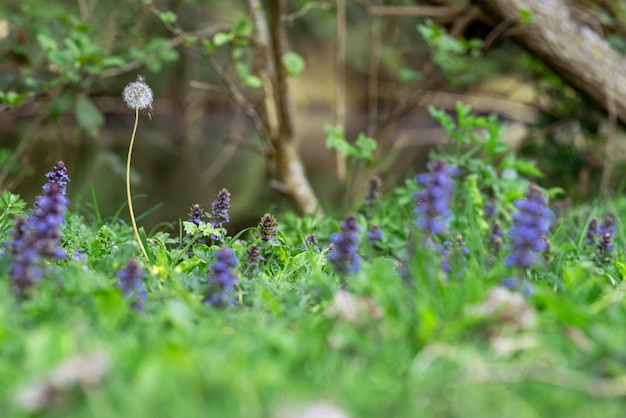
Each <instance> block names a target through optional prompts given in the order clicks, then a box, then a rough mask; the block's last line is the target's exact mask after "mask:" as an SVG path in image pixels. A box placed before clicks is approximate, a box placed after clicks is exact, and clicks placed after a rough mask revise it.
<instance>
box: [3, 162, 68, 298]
mask: <svg viewBox="0 0 626 418" xmlns="http://www.w3.org/2000/svg"><path fill="white" fill-rule="evenodd" d="M46 177H48V180H49V182H48V183H47V184H45V185H44V186H43V188H42V189H43V194H42V195H41V196H38V197H37V198H36V199H35V207H34V208H33V211H32V212H31V214H30V216H29V217H28V220H26V219H23V218H18V219H17V221H16V224H15V229H13V230H12V231H11V232H10V236H11V237H12V241H11V242H9V243H7V244H5V246H6V247H7V248H8V249H9V252H10V254H11V272H10V275H11V279H12V281H13V288H14V291H15V292H16V294H17V295H18V296H20V297H24V296H26V293H27V291H28V289H29V288H31V287H32V286H33V285H34V284H35V283H36V282H37V281H38V280H39V279H40V278H41V276H42V270H41V267H40V264H41V262H42V257H50V258H56V259H63V258H66V257H67V254H66V253H65V251H64V250H62V249H61V248H60V247H59V243H60V241H61V232H60V231H59V228H60V227H61V226H62V225H63V224H64V223H65V211H66V210H67V204H68V199H67V198H66V197H65V190H64V187H65V184H66V182H67V181H69V178H68V177H67V174H66V172H65V165H64V164H63V162H61V161H60V162H59V163H57V165H56V166H55V170H53V171H52V172H51V173H48V174H47V175H46Z"/></svg>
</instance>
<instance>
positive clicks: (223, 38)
mask: <svg viewBox="0 0 626 418" xmlns="http://www.w3.org/2000/svg"><path fill="white" fill-rule="evenodd" d="M232 39H233V34H232V33H224V32H218V33H216V34H215V35H214V36H213V44H214V45H215V46H218V47H219V46H222V45H226V44H227V43H229V42H230V41H232Z"/></svg>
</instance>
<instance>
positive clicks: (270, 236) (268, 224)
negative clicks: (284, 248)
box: [258, 213, 278, 241]
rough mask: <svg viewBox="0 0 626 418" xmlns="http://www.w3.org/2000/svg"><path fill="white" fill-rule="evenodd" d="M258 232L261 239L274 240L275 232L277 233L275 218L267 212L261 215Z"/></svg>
mask: <svg viewBox="0 0 626 418" xmlns="http://www.w3.org/2000/svg"><path fill="white" fill-rule="evenodd" d="M258 227H259V234H260V235H261V239H262V240H263V241H274V238H275V237H276V234H277V233H278V226H277V224H276V218H274V216H272V215H271V214H269V213H266V214H265V215H263V216H262V217H261V220H260V221H259V226H258Z"/></svg>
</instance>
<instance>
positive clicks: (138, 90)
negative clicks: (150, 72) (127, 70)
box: [122, 75, 154, 109]
mask: <svg viewBox="0 0 626 418" xmlns="http://www.w3.org/2000/svg"><path fill="white" fill-rule="evenodd" d="M122 98H123V99H124V101H125V102H126V104H127V105H128V107H130V108H131V109H146V108H150V109H152V101H153V100H154V96H153V94H152V89H151V88H150V87H149V86H148V85H147V84H146V79H145V78H143V77H142V76H140V75H138V76H137V81H133V82H132V83H129V84H128V85H127V86H126V87H125V88H124V92H123V93H122Z"/></svg>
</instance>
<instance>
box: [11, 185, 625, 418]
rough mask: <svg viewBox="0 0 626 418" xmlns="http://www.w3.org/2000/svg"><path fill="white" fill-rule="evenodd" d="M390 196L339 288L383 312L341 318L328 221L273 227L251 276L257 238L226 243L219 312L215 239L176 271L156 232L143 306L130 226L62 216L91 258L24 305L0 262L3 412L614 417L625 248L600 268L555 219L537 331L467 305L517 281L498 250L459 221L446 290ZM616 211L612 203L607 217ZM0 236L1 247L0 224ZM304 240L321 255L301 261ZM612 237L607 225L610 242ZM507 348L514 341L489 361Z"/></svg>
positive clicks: (176, 246)
mask: <svg viewBox="0 0 626 418" xmlns="http://www.w3.org/2000/svg"><path fill="white" fill-rule="evenodd" d="M398 193H399V194H400V195H402V194H403V193H404V194H406V193H408V192H407V191H406V190H404V189H400V190H399V191H398ZM398 202H400V203H401V202H402V200H398V199H397V198H392V199H388V200H384V199H383V200H382V201H381V202H380V204H379V206H378V208H377V209H376V212H375V213H374V216H373V218H374V220H376V221H379V222H380V223H381V225H382V226H383V230H384V232H385V235H386V239H385V242H384V244H383V246H382V247H383V248H371V247H369V246H368V245H367V244H366V243H364V244H363V246H362V249H361V254H362V255H363V258H364V265H363V269H362V272H360V273H358V274H355V275H352V276H349V277H348V278H347V279H346V283H347V290H348V291H350V292H351V293H353V294H355V295H358V296H360V297H367V298H371V300H373V303H375V304H376V305H377V306H378V308H379V309H380V312H381V313H382V315H381V316H380V317H379V318H378V317H376V315H374V317H372V315H368V313H367V312H366V313H363V314H362V315H361V316H360V317H359V318H358V319H356V320H354V321H351V320H345V319H341V318H338V317H336V316H333V315H330V314H329V313H328V307H329V306H330V305H331V304H332V300H333V296H334V295H335V294H337V292H338V291H339V289H340V280H339V278H338V277H337V276H336V275H335V274H334V273H333V272H332V270H331V269H330V268H329V267H330V266H328V265H327V262H326V252H327V250H326V246H327V244H328V236H329V235H330V233H331V232H333V231H335V230H336V228H337V222H336V221H335V220H332V219H324V220H322V221H314V220H312V219H298V218H297V217H295V216H293V215H289V214H285V215H284V216H283V217H282V218H281V217H279V228H280V231H281V238H280V239H279V240H278V241H277V242H276V243H275V244H274V246H273V247H271V248H269V247H268V248H264V253H265V257H266V261H265V262H264V263H263V264H262V267H261V269H260V271H259V272H258V273H257V274H255V275H254V276H252V277H250V276H246V275H245V274H243V271H244V267H245V257H246V255H245V252H246V244H247V242H249V241H250V242H251V241H255V240H258V239H257V238H255V237H254V236H253V235H251V234H248V233H249V232H252V231H248V232H247V233H244V234H243V235H241V236H240V237H239V239H238V240H236V241H234V240H230V241H228V240H229V239H228V238H227V242H228V243H229V244H230V245H232V246H233V248H234V249H235V251H236V253H237V255H238V258H239V260H240V265H239V271H240V285H239V287H238V289H237V300H238V303H236V304H235V305H234V306H231V307H229V308H226V309H216V308H211V307H209V306H205V305H204V304H203V303H202V296H203V283H204V280H205V278H206V272H207V266H208V265H209V264H210V263H211V261H212V260H211V254H212V252H213V250H214V249H215V248H216V247H209V246H205V245H196V246H192V248H194V249H195V254H194V255H188V254H187V253H186V252H185V254H184V255H183V256H182V260H180V261H178V260H177V256H178V254H180V252H181V249H182V248H184V245H185V244H186V243H187V242H188V240H189V238H188V237H184V238H183V239H182V242H181V241H179V239H178V238H176V237H174V238H172V237H170V236H169V235H168V234H167V233H164V232H159V233H157V234H156V235H154V236H152V237H150V239H149V249H150V251H151V252H152V253H153V255H154V256H155V260H156V262H155V264H153V265H147V264H146V265H145V267H146V269H147V271H148V274H147V275H146V277H145V283H146V285H147V288H148V298H147V304H146V307H145V312H144V313H143V314H139V313H137V312H135V311H134V310H133V309H131V304H130V302H129V301H128V300H126V299H124V297H123V296H122V294H121V292H120V291H119V290H118V288H117V278H116V277H115V273H116V271H117V270H119V269H120V268H122V267H123V266H124V265H125V263H126V262H127V260H128V259H129V258H130V257H133V256H137V255H139V254H140V253H139V252H138V249H137V247H136V245H135V244H134V240H133V236H132V229H131V228H130V227H129V226H128V225H126V224H124V223H122V222H120V221H119V220H115V221H114V222H113V223H107V220H103V221H102V225H101V226H98V225H97V223H98V222H95V221H94V222H86V221H85V220H84V219H83V218H82V217H81V216H79V215H77V214H75V213H71V214H69V215H68V216H67V221H68V222H67V224H66V226H65V230H64V234H65V237H66V238H65V240H64V245H65V247H66V248H67V249H68V251H69V253H70V254H71V253H73V252H74V251H82V252H86V253H87V254H88V256H89V258H88V260H87V261H76V260H73V259H70V260H67V261H64V262H61V263H60V264H59V265H57V266H55V267H54V269H53V270H51V271H50V272H49V274H47V275H46V277H45V279H44V280H42V281H41V282H40V283H38V284H37V286H36V292H35V294H34V295H33V297H31V298H30V299H28V300H25V301H22V302H19V301H17V300H16V298H15V297H14V295H13V294H12V291H11V287H10V279H9V274H8V273H9V261H10V257H9V256H8V255H7V254H5V256H4V257H3V258H2V259H1V260H2V261H1V262H0V269H1V270H0V272H1V275H2V276H1V277H3V278H4V279H3V280H2V281H0V411H3V412H2V416H3V417H22V416H33V415H34V416H42V417H87V416H89V417H102V418H104V417H120V416H129V417H130V416H132V417H158V416H185V417H195V416H203V417H205V416H214V417H266V416H275V413H274V411H276V410H277V409H279V408H281V407H283V406H285V405H294V404H295V405H300V404H302V405H304V404H306V403H310V402H316V401H327V402H331V403H333V404H335V405H337V406H339V407H341V408H342V409H344V410H345V411H346V412H348V413H349V414H350V416H353V417H381V416H393V417H411V416H416V417H417V416H432V417H502V416H507V417H540V416H541V417H543V416H571V417H594V416H599V417H600V416H602V417H606V416H621V415H622V412H623V408H624V406H626V405H625V404H626V402H624V399H625V396H626V383H624V382H625V381H626V380H624V379H626V369H625V362H626V345H625V344H624V341H626V329H625V327H624V326H623V325H624V323H625V321H626V308H625V306H624V301H623V298H624V295H625V294H626V293H625V292H626V288H625V287H624V286H623V285H622V273H623V272H624V271H625V270H624V269H625V268H626V267H625V266H626V265H625V264H624V261H623V255H622V249H621V246H620V245H616V248H615V254H614V256H613V257H612V258H611V259H610V260H607V261H604V262H601V261H599V260H598V259H597V256H596V250H595V247H594V246H592V245H588V244H586V243H585V242H584V234H585V225H586V222H587V220H588V219H589V217H590V216H591V214H592V212H591V211H592V209H591V208H589V207H581V208H574V209H571V210H570V211H569V212H567V213H566V214H565V215H563V216H562V217H561V218H560V220H559V222H558V224H557V226H556V228H555V230H554V231H553V233H552V235H551V237H550V239H551V242H552V246H553V248H552V253H551V259H550V261H549V262H546V263H544V264H542V265H540V266H538V267H537V268H535V269H532V270H530V271H528V272H527V275H528V277H529V280H530V282H531V283H532V286H533V288H534V294H533V296H531V297H530V298H528V299H527V300H526V301H525V303H527V308H528V309H529V310H530V311H531V312H532V313H533V314H534V315H535V316H536V321H535V323H534V325H531V326H527V327H519V326H517V325H515V324H514V323H511V321H509V320H505V319H503V318H502V316H501V311H498V312H499V313H494V314H487V315H479V314H476V313H475V309H476V306H478V305H480V304H481V303H483V302H484V301H485V300H486V298H487V297H488V295H489V293H490V292H491V291H492V290H493V289H494V288H496V287H498V283H499V280H500V279H502V278H503V277H507V276H510V275H512V274H515V272H513V271H511V270H510V269H508V268H507V267H505V266H504V264H503V262H502V258H503V254H501V255H500V256H497V257H494V256H493V255H489V252H488V243H487V241H486V239H487V238H486V237H484V236H482V234H483V233H482V231H481V228H480V227H479V226H477V225H476V224H475V223H474V221H473V220H472V217H471V216H470V217H463V218H461V217H459V218H457V219H455V220H453V222H452V224H451V230H452V229H456V230H455V231H454V234H457V233H462V234H463V235H464V237H465V239H466V242H468V243H470V245H471V246H472V247H473V248H478V249H479V250H476V251H474V250H472V252H470V255H469V256H467V257H466V258H462V259H459V260H457V261H456V263H455V264H454V266H453V272H452V276H451V280H449V281H446V280H445V278H444V275H443V273H442V272H441V271H440V269H439V259H438V254H437V252H436V251H433V250H429V249H428V248H425V247H424V246H422V245H418V244H415V243H419V242H420V240H419V238H417V237H418V235H417V234H416V231H415V228H414V227H413V222H412V219H411V218H412V215H411V203H410V202H409V201H407V202H406V204H398ZM14 203H15V202H14ZM18 203H19V202H18ZM462 204H463V203H462V202H460V203H459V202H457V205H462ZM17 206H20V205H19V204H18V205H17ZM624 206H626V202H624V201H615V202H612V204H611V208H612V209H613V210H614V211H615V212H616V213H620V210H623V208H624ZM600 209H601V208H594V209H593V214H595V215H601V214H602V211H601V210H600ZM3 210H5V211H8V209H7V205H5V207H4V208H3ZM11 210H12V211H13V212H12V213H13V215H15V214H17V213H19V212H20V211H21V210H22V209H20V208H19V207H18V209H11ZM459 210H460V209H459ZM471 210H472V209H471V207H470V208H467V207H466V208H465V211H469V212H471ZM0 220H1V218H0ZM359 221H360V223H361V224H362V225H363V226H364V225H365V224H366V223H367V220H366V218H365V217H363V216H359ZM463 226H465V229H464V230H459V228H461V227H463ZM3 228H4V230H3V231H2V234H3V240H4V241H7V240H9V237H8V236H7V232H8V230H9V229H10V223H8V222H6V223H5V224H4V226H3ZM311 232H314V233H316V234H317V236H318V239H319V240H320V247H321V250H316V249H313V248H309V249H308V250H307V251H303V250H302V248H301V247H302V241H303V238H304V236H305V235H306V234H307V233H311ZM451 233H452V232H451ZM623 238H624V237H623V229H622V228H621V225H619V227H618V233H617V237H616V240H617V243H621V242H624V240H623ZM410 242H413V244H412V245H409V243H410ZM479 243H480V245H479ZM411 246H412V247H413V250H412V251H410V250H407V249H408V248H411ZM403 258H404V259H406V260H407V262H406V266H407V268H408V277H409V279H407V278H406V277H403V275H402V268H401V263H400V260H401V259H403ZM50 267H52V265H50ZM518 296H519V294H518ZM520 297H521V296H520ZM503 309H506V308H503ZM513 316H514V317H516V318H519V315H517V316H516V315H513ZM513 322H515V321H513ZM503 341H504V342H507V341H508V342H509V344H512V345H513V346H515V345H516V344H517V349H512V350H510V351H508V352H501V351H500V350H498V349H497V348H496V346H497V345H498V344H502V343H503ZM98 353H104V355H105V357H106V358H107V359H108V366H107V367H106V372H105V374H104V377H103V378H102V379H101V380H98V381H96V382H94V384H93V385H91V386H85V385H83V386H81V385H79V384H78V385H68V386H67V387H64V388H62V389H59V390H58V392H57V393H55V394H54V396H51V397H50V399H47V401H49V402H48V403H46V404H45V406H43V407H42V408H41V409H40V410H39V411H37V412H35V413H31V412H28V411H27V410H25V409H24V408H23V407H22V406H20V402H19V401H18V400H19V396H20V393H22V392H23V391H24V388H27V387H29V386H32V385H33V384H34V383H35V382H37V381H41V379H46V376H50V373H51V371H52V370H54V369H55V368H56V367H58V366H59V365H60V364H62V363H63V362H64V361H66V360H67V359H69V358H72V357H73V356H77V355H89V354H98Z"/></svg>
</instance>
